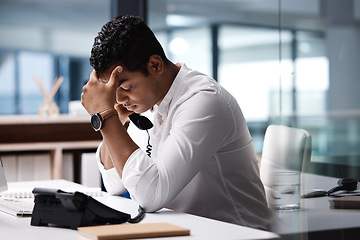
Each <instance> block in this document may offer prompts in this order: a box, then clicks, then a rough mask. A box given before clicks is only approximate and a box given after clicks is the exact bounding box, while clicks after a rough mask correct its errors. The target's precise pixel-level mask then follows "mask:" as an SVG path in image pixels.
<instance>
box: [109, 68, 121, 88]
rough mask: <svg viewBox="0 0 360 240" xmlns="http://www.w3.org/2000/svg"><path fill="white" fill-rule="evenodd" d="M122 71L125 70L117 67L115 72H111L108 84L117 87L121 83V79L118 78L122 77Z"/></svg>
mask: <svg viewBox="0 0 360 240" xmlns="http://www.w3.org/2000/svg"><path fill="white" fill-rule="evenodd" d="M122 70H123V67H122V66H117V67H115V68H114V70H113V71H112V72H111V75H110V79H109V82H108V84H111V85H112V86H114V85H115V86H117V85H118V82H119V81H120V78H119V77H118V76H119V75H120V73H121V72H122Z"/></svg>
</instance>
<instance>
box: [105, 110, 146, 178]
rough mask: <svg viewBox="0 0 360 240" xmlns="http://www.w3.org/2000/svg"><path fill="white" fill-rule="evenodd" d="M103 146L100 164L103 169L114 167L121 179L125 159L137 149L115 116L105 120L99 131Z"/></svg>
mask: <svg viewBox="0 0 360 240" xmlns="http://www.w3.org/2000/svg"><path fill="white" fill-rule="evenodd" d="M101 134H102V136H103V146H104V145H105V147H104V148H103V147H102V148H101V149H100V157H101V162H102V164H103V165H104V167H105V169H109V168H112V167H115V169H116V171H117V172H118V173H119V175H120V177H122V170H123V168H124V166H125V163H126V161H127V159H128V158H129V157H130V155H131V154H132V153H133V152H134V151H135V150H136V149H138V148H139V147H138V146H137V145H136V144H135V143H134V141H133V140H132V139H131V138H130V136H129V135H128V133H127V131H126V129H125V127H124V126H123V125H122V124H121V122H120V121H119V119H118V118H116V117H115V116H113V117H109V118H108V119H106V122H105V124H104V127H103V128H102V129H101Z"/></svg>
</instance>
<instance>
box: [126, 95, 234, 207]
mask: <svg viewBox="0 0 360 240" xmlns="http://www.w3.org/2000/svg"><path fill="white" fill-rule="evenodd" d="M224 126H225V127H224ZM232 126H234V119H233V115H232V113H231V111H230V109H229V106H228V104H227V103H226V101H225V100H224V99H222V98H221V96H216V94H215V93H214V92H211V91H208V92H201V93H198V94H197V95H195V96H193V97H191V98H190V99H189V100H187V101H186V102H184V103H183V104H181V105H180V106H179V107H178V108H177V110H176V113H175V114H174V115H173V119H172V126H171V130H170V132H169V135H168V137H167V138H166V140H165V141H164V142H162V143H161V145H160V146H159V150H158V154H157V155H156V156H155V157H153V158H149V157H148V156H147V155H146V153H145V152H144V151H142V150H140V149H138V150H136V151H135V152H134V153H133V154H132V155H131V156H130V157H129V159H128V161H127V162H126V164H125V167H124V169H123V175H122V180H123V183H124V185H125V187H126V188H127V189H128V190H129V192H130V194H131V196H132V198H133V199H134V200H136V201H137V202H138V203H139V204H140V205H141V206H143V207H144V209H145V210H146V211H148V212H152V211H157V210H159V209H161V208H163V207H164V206H165V205H166V204H167V203H169V202H170V201H171V200H172V199H174V198H175V197H176V195H178V194H179V193H180V192H181V190H182V189H183V188H184V187H185V186H186V185H187V184H188V183H189V182H190V181H191V179H192V178H193V177H194V176H195V175H196V174H197V173H198V172H199V171H200V169H201V168H202V167H203V166H204V164H205V163H206V162H207V161H208V160H209V159H211V157H212V156H214V154H215V153H216V151H217V150H219V148H220V146H222V145H223V144H224V141H225V139H228V138H229V136H231V133H233V131H234V129H232Z"/></svg>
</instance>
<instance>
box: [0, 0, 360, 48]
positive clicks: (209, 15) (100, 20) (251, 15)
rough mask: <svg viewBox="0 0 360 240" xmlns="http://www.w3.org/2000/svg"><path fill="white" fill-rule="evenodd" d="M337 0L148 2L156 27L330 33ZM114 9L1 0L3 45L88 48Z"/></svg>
mask: <svg viewBox="0 0 360 240" xmlns="http://www.w3.org/2000/svg"><path fill="white" fill-rule="evenodd" d="M334 1H337V0H301V1H298V0H181V1H180V0H148V23H149V25H150V27H151V28H152V29H153V30H160V29H165V28H168V27H188V26H194V25H203V24H206V25H208V24H218V23H235V24H236V23H240V24H245V25H254V26H258V25H260V26H268V27H274V28H279V27H281V28H291V29H303V30H311V31H324V29H325V28H326V24H327V21H328V18H324V15H326V14H324V12H326V10H327V9H329V8H328V4H326V3H328V2H334ZM341 2H342V1H341ZM348 2H351V3H352V5H351V7H353V8H354V10H352V9H350V11H351V14H350V15H351V16H354V17H353V18H354V19H357V20H356V22H357V24H358V22H359V21H358V19H360V17H359V16H360V0H351V1H348ZM335 5H336V4H335ZM342 5H346V4H342ZM110 8H111V1H110V0H101V1H99V0H0V35H1V36H3V37H2V38H0V48H15V49H16V48H22V49H28V48H34V50H47V49H50V48H52V45H54V44H55V43H57V42H62V43H65V45H74V48H75V49H71V50H70V49H69V50H66V49H65V48H66V46H62V48H60V49H57V50H56V51H57V52H67V51H68V52H73V53H74V52H75V54H76V51H77V50H78V52H79V53H80V52H88V49H89V45H90V46H91V43H92V39H93V37H94V35H95V34H96V33H97V32H98V31H99V30H100V28H101V26H102V25H103V24H104V23H106V22H107V21H108V20H109V19H110V18H111V16H110ZM279 9H281V11H279ZM324 9H325V10H324ZM346 11H349V10H346V9H345V12H346ZM280 12H281V14H279V13H280ZM334 12H335V13H336V14H337V12H338V9H335V10H334ZM70 36H71V37H70ZM85 39H91V40H85ZM63 45H64V44H63ZM85 50H86V51H85Z"/></svg>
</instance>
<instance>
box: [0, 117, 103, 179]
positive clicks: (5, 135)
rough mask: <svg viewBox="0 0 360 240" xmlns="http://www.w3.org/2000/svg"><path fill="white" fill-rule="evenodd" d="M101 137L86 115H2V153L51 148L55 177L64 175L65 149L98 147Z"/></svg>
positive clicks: (0, 133) (53, 176)
mask: <svg viewBox="0 0 360 240" xmlns="http://www.w3.org/2000/svg"><path fill="white" fill-rule="evenodd" d="M100 141H101V134H100V133H99V132H95V131H94V130H93V129H92V128H91V125H90V117H89V116H86V115H84V116H72V115H68V114H63V115H59V116H53V117H44V116H38V115H7V116H0V153H9V152H34V151H48V152H50V156H51V164H52V178H53V179H61V178H62V177H63V174H62V166H63V151H64V150H80V151H82V150H92V151H94V150H95V149H96V148H97V146H98V145H99V143H100ZM75 162H79V161H78V159H75Z"/></svg>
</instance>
